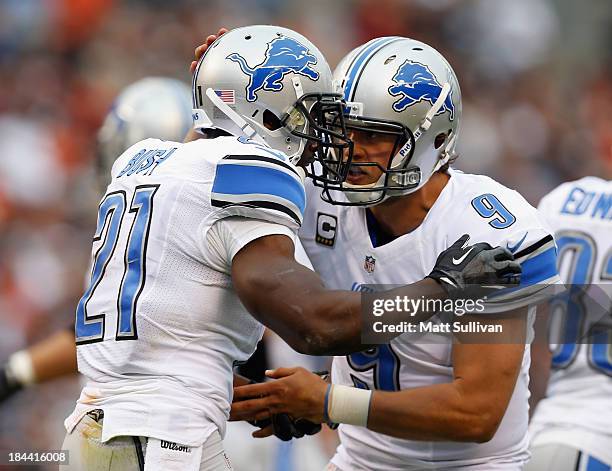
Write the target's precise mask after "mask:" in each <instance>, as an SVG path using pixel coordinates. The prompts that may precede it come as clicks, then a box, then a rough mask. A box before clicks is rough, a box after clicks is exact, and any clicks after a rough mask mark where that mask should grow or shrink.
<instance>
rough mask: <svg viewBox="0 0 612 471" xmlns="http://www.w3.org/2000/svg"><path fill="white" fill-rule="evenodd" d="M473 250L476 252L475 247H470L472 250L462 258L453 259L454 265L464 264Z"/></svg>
mask: <svg viewBox="0 0 612 471" xmlns="http://www.w3.org/2000/svg"><path fill="white" fill-rule="evenodd" d="M472 250H474V247H470V250H468V251H467V252H465V253H464V254H463V255H462V256H461V257H459V258H454V257H453V263H454V264H455V265H459V264H460V263H461V262H463V261H464V260H465V257H467V256H468V255H469V254H470V252H471V251H472Z"/></svg>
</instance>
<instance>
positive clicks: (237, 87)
mask: <svg viewBox="0 0 612 471" xmlns="http://www.w3.org/2000/svg"><path fill="white" fill-rule="evenodd" d="M331 90H332V77H331V71H330V69H329V66H328V65H327V63H326V61H325V59H324V57H323V56H322V55H321V53H320V52H319V51H318V50H317V48H316V47H315V46H314V45H313V44H312V43H310V41H308V40H307V39H306V38H304V37H303V36H301V35H299V34H297V33H295V32H293V31H291V30H287V29H285V28H280V27H274V26H253V27H245V28H239V29H236V30H233V31H231V32H228V33H226V34H225V35H224V36H222V37H221V38H219V39H218V40H217V41H215V43H214V44H212V45H211V46H210V48H209V49H208V50H207V51H206V54H204V55H203V57H202V58H201V59H200V61H199V64H198V66H197V67H196V70H195V74H194V80H193V101H194V105H195V106H194V108H195V109H194V122H195V126H196V127H197V129H199V130H200V131H202V132H203V133H204V134H206V135H207V137H208V139H200V140H197V141H194V142H189V143H187V144H180V143H177V142H171V141H162V140H159V139H146V140H144V141H141V142H139V143H137V144H135V145H133V146H131V147H130V148H129V149H128V150H126V151H125V152H124V153H123V154H122V155H121V156H120V157H119V158H118V159H117V160H116V162H115V163H114V164H113V167H112V170H111V176H112V180H111V183H110V185H109V186H108V189H107V192H106V194H105V196H104V197H103V199H102V201H101V203H100V207H99V213H98V224H97V229H96V232H95V235H94V244H93V250H92V257H93V263H92V270H91V283H90V285H89V287H88V288H87V290H86V291H85V293H84V295H83V297H82V298H81V300H80V302H79V304H78V306H77V313H76V325H75V333H76V342H77V345H78V347H77V356H78V363H79V371H80V372H81V373H83V374H84V375H85V376H86V377H87V380H88V382H87V385H86V386H85V388H84V389H83V391H82V393H81V397H80V398H79V400H78V402H77V405H76V408H75V410H74V412H73V413H72V414H71V415H70V416H69V417H68V418H67V419H66V428H67V430H68V433H67V436H66V440H65V442H64V448H66V449H68V450H70V452H71V454H70V459H71V463H70V465H69V468H71V469H79V470H87V469H94V468H95V469H99V467H105V469H113V470H114V469H121V470H132V469H134V470H136V469H145V470H159V469H163V470H174V469H176V470H181V471H190V470H221V469H231V465H230V464H229V462H228V460H227V457H226V456H225V454H224V452H223V447H222V445H221V437H222V436H223V434H224V430H225V422H226V419H227V416H228V414H229V408H230V401H231V396H232V379H233V378H232V366H233V364H234V363H235V362H237V361H244V360H246V359H247V358H248V357H249V356H250V355H251V354H252V353H253V351H254V350H255V346H256V344H257V342H258V341H259V339H260V338H261V335H262V332H263V325H262V324H261V323H260V322H259V321H261V322H262V323H263V324H265V325H267V326H269V327H271V328H272V329H273V330H274V331H276V332H277V333H278V334H280V335H281V336H282V337H283V338H284V339H285V340H286V341H287V342H288V343H289V344H290V345H291V346H292V347H293V348H294V349H296V350H298V351H302V352H306V353H310V354H324V353H333V352H337V353H341V352H350V351H354V350H356V349H358V348H359V346H360V345H361V338H360V327H361V325H360V324H361V323H360V320H361V312H360V311H361V299H360V295H359V294H358V293H355V292H350V291H340V290H334V291H332V290H328V289H326V288H325V287H324V285H323V283H322V282H321V280H320V278H319V277H318V276H317V275H316V274H315V273H314V272H312V271H310V270H308V269H307V268H305V267H303V266H302V265H300V264H298V263H297V262H296V261H295V260H294V244H293V239H294V237H295V232H296V231H297V229H298V228H299V226H300V225H301V222H302V220H303V216H304V211H305V199H306V197H305V191H304V187H303V175H302V173H301V172H300V170H299V169H298V168H297V167H295V166H294V165H293V163H295V162H297V161H298V160H299V159H300V158H301V156H302V154H303V153H304V149H305V148H306V142H307V141H309V140H312V141H313V142H315V143H316V147H317V148H318V151H319V152H321V154H322V155H324V154H327V153H329V152H331V150H334V152H335V153H336V155H342V154H343V153H344V151H346V150H347V149H348V150H350V144H351V143H350V141H349V140H348V139H346V138H345V137H344V136H343V135H342V134H341V133H339V132H338V131H337V130H336V129H327V128H325V121H326V120H325V119H319V121H318V122H319V123H321V125H318V124H317V122H315V121H314V119H313V117H312V116H311V114H310V112H314V111H316V113H314V114H317V115H319V117H321V115H323V116H324V117H331V116H335V118H334V119H333V120H332V121H333V122H334V123H337V122H338V120H340V122H341V121H342V119H341V118H342V104H341V103H340V102H339V101H338V97H337V96H336V95H334V94H333V93H330V92H331ZM330 119H331V118H330ZM464 239H465V238H463V239H461V240H460V241H458V242H457V243H456V244H455V245H454V246H453V247H452V248H451V249H450V250H446V251H444V252H443V253H441V254H440V257H439V260H438V262H437V263H436V265H435V267H434V266H433V265H432V271H431V273H428V274H426V275H428V277H429V278H432V279H425V278H427V277H426V276H424V277H421V278H422V280H421V281H418V282H416V283H413V284H411V285H409V286H404V287H402V288H399V289H398V290H396V291H392V292H389V295H390V296H394V295H396V294H405V295H408V296H413V297H414V296H416V295H417V293H419V295H421V294H424V295H425V296H429V297H432V298H434V299H440V298H445V297H446V296H447V293H449V292H450V293H453V292H456V290H457V289H458V287H460V286H463V285H464V284H466V283H470V282H476V283H478V282H489V281H490V282H492V283H494V284H497V285H504V284H508V283H509V284H515V283H516V281H517V279H518V277H517V276H516V274H517V273H520V266H519V265H518V264H517V263H515V262H513V261H512V258H513V257H512V256H511V254H509V253H507V251H505V250H504V249H502V248H497V249H492V250H489V249H490V245H488V244H484V243H479V244H476V245H473V246H471V247H469V248H462V242H464ZM453 258H456V259H457V258H461V262H460V263H459V262H458V263H456V264H453V263H452V262H451V260H452V259H453ZM505 275H511V276H510V277H506V276H505ZM245 308H246V309H245ZM249 313H250V314H249ZM418 314H419V315H423V316H429V315H430V313H426V312H420V313H418ZM397 315H398V317H400V318H405V320H407V321H409V320H412V319H419V318H420V317H419V316H418V315H417V316H416V317H415V318H413V317H411V316H409V315H407V314H406V313H397Z"/></svg>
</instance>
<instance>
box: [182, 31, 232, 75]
mask: <svg viewBox="0 0 612 471" xmlns="http://www.w3.org/2000/svg"><path fill="white" fill-rule="evenodd" d="M227 32H228V29H227V28H219V31H218V32H217V34H211V35H209V36H208V37H207V38H206V40H205V41H204V43H203V44H200V45H199V46H198V47H196V48H195V51H194V52H195V53H194V56H195V60H194V61H192V62H191V66H190V67H189V70H190V71H191V73H192V74H193V73H194V72H195V68H196V66H197V65H198V61H199V60H200V57H202V56H203V55H204V53H205V52H206V49H208V46H210V45H211V44H212V43H214V42H215V40H216V39H217V38H218V37H219V36H222V35H224V34H225V33H227Z"/></svg>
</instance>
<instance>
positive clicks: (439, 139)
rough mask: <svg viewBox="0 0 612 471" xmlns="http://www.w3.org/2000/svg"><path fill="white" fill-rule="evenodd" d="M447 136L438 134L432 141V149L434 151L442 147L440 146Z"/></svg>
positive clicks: (443, 133)
mask: <svg viewBox="0 0 612 471" xmlns="http://www.w3.org/2000/svg"><path fill="white" fill-rule="evenodd" d="M447 136H448V135H447V134H446V133H445V132H442V133H440V134H438V135H437V136H436V138H435V140H434V147H435V148H436V149H439V148H440V147H441V146H442V144H444V141H446V137H447Z"/></svg>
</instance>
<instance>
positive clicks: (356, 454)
mask: <svg viewBox="0 0 612 471" xmlns="http://www.w3.org/2000/svg"><path fill="white" fill-rule="evenodd" d="M450 175H451V178H450V180H449V182H448V184H447V185H446V187H445V188H444V189H443V191H442V192H441V194H440V196H439V197H438V199H437V201H436V202H435V203H434V205H433V207H432V208H431V209H430V210H429V212H428V213H427V216H426V218H425V220H424V221H423V223H422V224H421V225H420V226H419V227H418V228H416V229H415V230H414V231H412V232H411V233H409V234H405V235H402V236H401V237H398V238H396V239H395V240H393V241H391V242H389V243H387V244H385V245H381V246H377V247H374V244H373V243H372V240H371V235H370V234H369V231H368V227H367V222H366V210H365V209H363V208H358V207H343V206H332V205H330V204H327V203H325V202H323V201H321V200H320V198H319V194H320V190H319V189H317V188H314V187H311V186H309V187H307V193H308V194H309V199H308V207H307V209H306V213H305V216H304V225H303V226H302V229H301V230H300V232H299V235H300V239H301V241H302V243H303V245H304V248H305V249H306V252H307V253H308V256H309V257H310V260H311V261H312V264H313V266H314V268H315V270H316V271H317V272H318V273H319V274H320V275H321V276H322V277H323V280H324V282H325V284H326V286H328V287H329V288H332V289H353V290H360V287H361V286H362V285H364V284H386V285H398V284H407V283H414V282H417V281H419V280H421V279H423V278H425V277H426V276H427V275H428V274H429V273H430V272H431V270H432V269H433V267H434V265H435V262H436V259H437V257H438V255H439V254H440V253H441V252H442V251H444V250H445V249H447V248H448V247H449V246H450V245H451V244H453V243H454V242H455V241H456V240H457V239H459V238H460V237H461V235H463V234H466V233H467V234H469V235H470V236H471V238H470V242H469V243H471V244H473V243H476V242H488V243H490V244H491V245H492V246H497V245H501V246H508V247H509V248H510V249H511V250H512V251H513V252H514V254H515V256H516V259H517V260H519V261H521V264H522V267H523V277H522V282H521V286H520V287H519V289H517V290H514V293H515V294H514V295H515V296H516V299H518V298H519V297H521V296H522V299H523V305H525V304H528V303H529V302H530V300H532V299H533V296H534V295H532V294H529V293H533V292H534V289H535V287H537V286H538V285H547V284H549V283H556V282H557V281H558V275H557V271H556V263H555V262H556V250H555V246H554V241H553V239H552V236H551V234H550V232H549V231H548V230H547V229H546V228H545V226H544V225H543V224H542V222H541V220H540V217H539V215H538V213H537V211H536V210H535V208H533V207H532V206H530V205H529V204H528V203H527V202H526V201H525V200H524V199H523V198H522V197H521V195H519V194H518V193H517V192H516V191H513V190H510V189H508V188H505V187H504V186H502V185H500V184H499V183H497V182H495V181H494V180H492V179H490V178H488V177H485V176H480V175H468V174H464V173H461V172H458V171H455V170H451V171H450ZM519 295H521V296H519ZM510 304H512V303H510ZM514 307H517V306H516V303H514V304H513V305H512V308H514ZM405 335H406V334H404V335H400V336H399V337H396V338H395V339H394V340H392V341H391V343H390V344H387V345H381V346H379V347H377V348H375V349H372V350H369V351H367V352H365V353H364V352H361V353H355V354H352V355H348V356H337V357H335V358H334V362H333V369H332V372H333V375H332V377H333V382H334V383H339V384H345V385H349V386H357V387H366V388H369V389H375V388H377V389H382V390H387V391H395V390H400V389H409V388H417V387H423V386H429V385H432V384H436V383H444V382H451V381H452V379H453V364H452V361H451V353H452V339H450V338H449V337H448V336H444V335H442V336H440V338H439V340H438V339H436V340H437V343H436V344H427V345H426V344H418V343H414V342H411V341H408V340H407V339H406V337H405ZM412 338H414V337H412ZM529 359H530V357H529V348H528V346H527V347H526V348H525V355H524V358H523V364H522V368H521V372H520V375H519V377H518V379H517V383H516V387H515V390H514V393H513V395H512V398H511V401H510V404H509V405H508V410H507V411H506V414H505V416H504V418H503V421H502V423H501V425H500V426H499V429H498V431H497V433H496V434H495V437H494V438H493V439H492V440H491V441H489V442H487V443H483V444H476V443H453V442H427V441H411V440H403V439H399V438H394V437H390V436H387V435H383V434H380V433H376V432H372V431H370V430H368V429H366V428H363V427H356V426H352V425H341V426H340V438H341V445H340V446H339V448H338V451H337V453H336V455H335V457H334V458H333V462H334V463H335V464H336V465H337V466H338V467H340V469H343V470H377V471H379V470H380V471H382V470H385V471H386V470H389V471H391V470H393V471H395V470H397V471H400V470H407V469H423V468H431V467H433V468H436V469H439V468H450V467H454V466H464V465H475V466H477V465H481V464H488V466H489V468H487V469H492V468H490V466H492V464H491V463H493V462H498V463H508V462H510V463H522V462H524V461H525V460H526V459H527V457H528V452H527V446H528V438H527V420H528V403H527V400H528V397H529V390H528V382H529V377H528V370H529Z"/></svg>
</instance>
